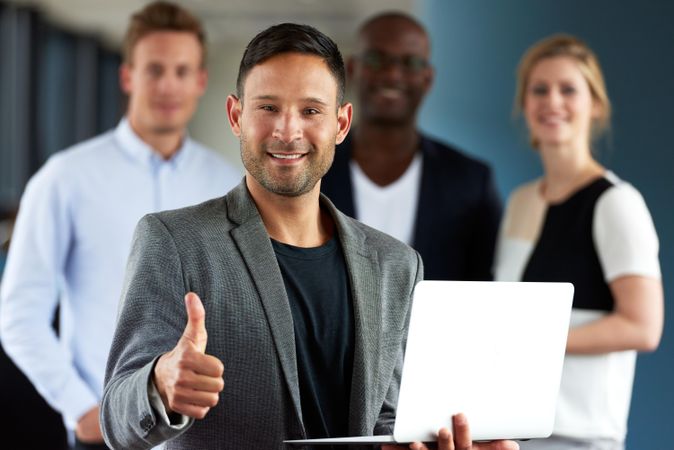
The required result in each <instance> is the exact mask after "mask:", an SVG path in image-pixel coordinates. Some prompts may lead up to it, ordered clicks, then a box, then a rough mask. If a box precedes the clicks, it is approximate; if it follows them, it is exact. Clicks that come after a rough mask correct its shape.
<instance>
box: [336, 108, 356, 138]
mask: <svg viewBox="0 0 674 450" xmlns="http://www.w3.org/2000/svg"><path fill="white" fill-rule="evenodd" d="M352 117H353V105H352V104H351V103H344V104H343V105H342V106H340V107H339V110H338V111H337V136H336V139H335V144H341V143H342V142H343V141H344V139H345V138H346V135H347V134H349V130H350V129H351V119H352Z"/></svg>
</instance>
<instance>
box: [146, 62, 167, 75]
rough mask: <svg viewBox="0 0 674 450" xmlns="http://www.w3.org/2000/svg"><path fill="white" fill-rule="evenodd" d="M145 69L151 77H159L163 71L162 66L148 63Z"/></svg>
mask: <svg viewBox="0 0 674 450" xmlns="http://www.w3.org/2000/svg"><path fill="white" fill-rule="evenodd" d="M146 71H147V74H148V75H149V76H151V77H152V78H160V77H161V76H162V74H163V73H164V68H163V67H162V66H160V65H158V64H150V65H149V66H148V67H147V69H146Z"/></svg>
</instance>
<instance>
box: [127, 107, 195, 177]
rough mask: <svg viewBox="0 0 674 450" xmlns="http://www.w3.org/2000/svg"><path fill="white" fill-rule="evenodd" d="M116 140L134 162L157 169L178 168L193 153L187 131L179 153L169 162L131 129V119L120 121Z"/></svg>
mask: <svg viewBox="0 0 674 450" xmlns="http://www.w3.org/2000/svg"><path fill="white" fill-rule="evenodd" d="M114 135H115V139H116V140H117V143H118V144H119V147H120V149H121V150H122V151H123V152H124V153H126V154H127V155H128V156H130V157H131V158H132V159H133V160H134V161H137V162H138V163H140V164H143V165H147V166H151V167H156V166H159V165H162V164H169V165H170V166H172V167H174V168H175V167H178V166H180V164H183V161H185V160H187V159H188V156H189V154H190V153H191V152H192V147H193V142H192V140H191V139H190V137H189V136H188V134H187V131H185V136H184V138H183V141H182V143H181V144H180V148H178V151H177V152H176V153H175V154H174V155H173V156H172V157H171V159H169V160H164V159H163V158H162V156H161V155H160V154H159V153H158V152H156V151H155V150H154V149H153V148H152V147H150V146H149V145H148V144H147V143H146V142H145V141H143V140H142V139H141V138H140V136H138V135H137V134H136V132H135V131H134V130H133V128H131V124H130V123H129V119H127V118H126V117H123V118H122V120H120V121H119V124H118V125H117V128H116V129H115V132H114Z"/></svg>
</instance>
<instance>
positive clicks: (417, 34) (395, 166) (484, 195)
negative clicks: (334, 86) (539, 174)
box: [321, 13, 501, 280]
mask: <svg viewBox="0 0 674 450" xmlns="http://www.w3.org/2000/svg"><path fill="white" fill-rule="evenodd" d="M429 54H430V43H429V38H428V35H427V33H426V31H425V29H424V28H423V26H422V25H421V24H419V23H418V22H417V21H416V20H415V19H414V18H412V17H410V16H407V15H404V14H401V13H384V14H381V15H378V16H376V17H373V18H372V19H370V20H368V21H367V22H365V24H364V25H363V26H362V27H361V29H360V31H359V34H358V44H357V47H356V54H355V55H354V56H352V57H351V58H350V59H349V61H348V65H347V69H348V74H349V80H350V81H351V82H352V83H353V90H354V92H355V94H356V96H357V100H358V103H359V106H360V108H359V110H358V112H359V125H358V127H357V128H355V129H354V130H353V131H352V132H351V135H350V136H349V138H347V139H346V140H345V141H344V143H342V144H341V145H339V146H338V147H337V151H336V153H335V160H334V163H333V165H332V168H331V169H330V171H329V172H328V174H327V175H326V176H325V177H324V178H323V183H322V185H321V190H322V192H323V193H325V194H326V195H327V196H328V197H329V198H330V199H331V200H332V201H333V202H334V203H335V205H336V206H337V207H338V208H339V209H340V210H341V211H343V212H345V213H346V214H349V215H351V216H354V217H356V218H357V219H359V220H362V221H364V222H365V223H369V224H371V225H373V226H375V227H376V228H379V229H381V230H382V231H385V232H388V233H390V234H393V235H394V236H395V237H397V238H398V239H400V240H403V241H406V242H407V243H408V244H410V245H411V246H412V247H414V248H415V249H416V250H417V251H419V253H420V254H421V256H422V258H423V261H424V268H425V274H426V276H425V277H426V278H427V279H445V280H451V279H455V280H488V279H491V266H492V258H493V252H494V245H495V241H496V234H497V230H498V225H499V220H500V216H501V204H500V200H499V198H498V195H497V193H496V190H495V187H494V183H493V179H492V175H491V171H490V169H489V167H488V166H487V165H486V164H484V163H482V162H480V161H477V160H475V159H473V158H470V157H468V156H466V155H465V154H463V153H461V152H460V151H458V150H456V149H454V148H452V147H450V146H448V145H445V144H442V143H440V142H437V141H434V140H432V139H430V138H428V137H426V136H423V135H422V134H421V133H419V131H418V130H417V126H416V117H417V111H418V109H419V106H420V105H421V102H422V100H423V98H424V96H425V95H426V93H427V92H428V90H429V89H430V87H431V85H432V82H433V68H432V67H431V66H430V65H429V62H428V58H429ZM415 168H416V169H415ZM414 170H416V172H415V173H416V175H414V174H412V173H411V172H413V171H414ZM410 175H411V178H410ZM358 177H360V180H364V181H360V183H364V185H365V186H367V189H365V188H363V189H361V190H360V191H359V188H358V186H359V181H358ZM403 180H407V181H403ZM397 183H408V184H407V186H408V187H403V189H405V191H404V192H407V193H408V194H409V193H410V190H412V197H410V198H408V201H407V203H405V200H404V198H401V197H404V196H400V195H399V192H400V191H399V190H398V192H397V193H396V192H395V191H394V189H395V188H393V186H395V185H396V184H397ZM361 186H363V184H361ZM415 190H416V191H415ZM387 191H388V192H389V194H388V196H387V194H386V192H387ZM367 192H370V193H372V192H374V194H373V195H371V196H370V197H367V195H368V194H367ZM375 198H376V200H375ZM375 208H376V209H375ZM401 209H402V211H404V212H402V214H403V215H402V216H401V215H400V214H401ZM396 210H397V213H396V214H397V216H396V215H395V214H394V215H393V216H391V217H390V218H389V219H383V221H382V214H385V213H386V212H387V211H396ZM373 211H376V212H375V216H376V217H374V219H375V221H376V222H371V221H370V220H368V213H372V212H373ZM380 211H381V214H380ZM405 222H406V223H407V225H401V223H405Z"/></svg>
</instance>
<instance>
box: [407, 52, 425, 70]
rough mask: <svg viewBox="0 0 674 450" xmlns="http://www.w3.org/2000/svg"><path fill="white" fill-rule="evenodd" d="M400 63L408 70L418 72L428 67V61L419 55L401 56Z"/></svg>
mask: <svg viewBox="0 0 674 450" xmlns="http://www.w3.org/2000/svg"><path fill="white" fill-rule="evenodd" d="M402 65H403V67H404V68H405V70H407V71H408V72H419V71H420V70H423V69H425V68H426V67H428V61H427V60H426V58H422V57H421V56H417V55H406V56H403V57H402Z"/></svg>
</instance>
